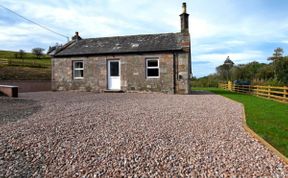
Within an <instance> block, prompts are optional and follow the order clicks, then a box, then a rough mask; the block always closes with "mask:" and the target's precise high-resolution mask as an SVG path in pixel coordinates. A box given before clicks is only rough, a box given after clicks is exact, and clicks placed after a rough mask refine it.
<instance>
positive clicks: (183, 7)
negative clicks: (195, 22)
mask: <svg viewBox="0 0 288 178" xmlns="http://www.w3.org/2000/svg"><path fill="white" fill-rule="evenodd" d="M182 11H183V14H184V13H186V12H187V10H186V2H183V4H182Z"/></svg>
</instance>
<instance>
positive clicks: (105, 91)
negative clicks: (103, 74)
mask: <svg viewBox="0 0 288 178" xmlns="http://www.w3.org/2000/svg"><path fill="white" fill-rule="evenodd" d="M104 93H124V91H123V90H104Z"/></svg>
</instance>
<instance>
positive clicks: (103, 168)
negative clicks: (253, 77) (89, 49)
mask: <svg viewBox="0 0 288 178" xmlns="http://www.w3.org/2000/svg"><path fill="white" fill-rule="evenodd" d="M27 101H28V103H25V102H27ZM17 102H20V105H21V106H23V107H24V106H25V107H26V106H27V107H28V106H35V107H37V108H38V109H34V110H33V109H32V111H31V112H29V114H27V115H25V114H21V112H20V111H19V112H18V109H17V107H16V108H14V109H13V110H12V108H11V107H12V106H13V105H17V104H15V103H17ZM22 102H23V103H22ZM29 102H32V104H31V103H30V104H29ZM33 102H34V103H33ZM22 104H23V105H22ZM18 105H19V103H18ZM3 108H4V109H3ZM32 108H33V107H32ZM7 109H8V110H9V112H8V111H7ZM25 109H27V108H25ZM0 111H1V114H0V116H1V118H2V117H3V116H4V117H5V118H6V119H5V120H9V118H10V117H11V118H12V119H11V120H14V119H13V118H18V117H19V118H22V116H25V118H26V119H21V120H18V121H17V122H1V124H0V177H122V176H123V177H288V165H286V164H285V163H284V162H281V160H280V159H279V158H278V157H277V156H276V155H274V154H273V153H272V152H270V151H269V150H268V149H267V148H266V147H265V146H263V145H262V144H260V143H259V142H258V141H257V140H255V139H254V138H252V137H251V136H250V135H249V134H248V133H246V131H245V130H244V128H243V126H242V116H243V113H242V112H243V110H242V106H241V105H240V104H238V103H235V102H233V101H230V100H227V99H225V98H223V97H221V96H217V95H212V94H199V93H198V94H197V95H167V94H155V93H152V94H140V93H117V94H116V93H102V94H96V93H88V92H74V91H69V92H35V93H23V94H20V99H8V100H7V99H4V100H3V99H2V98H0ZM12 111H13V112H12ZM3 113H4V114H3ZM5 113H6V114H5ZM7 113H9V114H7ZM19 113H20V114H19ZM31 113H32V114H31ZM7 118H8V119H7Z"/></svg>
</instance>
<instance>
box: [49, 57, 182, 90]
mask: <svg viewBox="0 0 288 178" xmlns="http://www.w3.org/2000/svg"><path fill="white" fill-rule="evenodd" d="M150 57H157V58H159V63H160V77H159V78H146V68H145V67H146V58H150ZM110 59H119V60H120V61H121V71H120V73H121V89H122V90H123V91H133V90H137V91H155V92H164V93H174V88H173V87H174V85H173V82H174V76H173V54H172V53H159V54H152V53H151V54H130V55H113V56H112V55H109V56H91V57H67V58H53V59H52V65H53V67H52V68H53V71H52V89H53V90H81V91H94V92H102V91H104V90H107V61H108V60H110ZM77 60H82V61H83V62H84V78H83V79H73V67H72V65H73V61H77ZM186 60H187V58H186Z"/></svg>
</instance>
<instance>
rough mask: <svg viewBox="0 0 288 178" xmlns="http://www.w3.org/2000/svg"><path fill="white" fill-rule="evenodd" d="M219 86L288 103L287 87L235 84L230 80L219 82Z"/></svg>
mask: <svg viewBox="0 0 288 178" xmlns="http://www.w3.org/2000/svg"><path fill="white" fill-rule="evenodd" d="M218 86H219V88H223V89H225V90H230V91H234V92H237V93H245V94H251V95H256V96H261V97H265V98H269V99H273V100H277V101H281V102H286V103H288V87H287V86H284V87H278V86H260V85H235V84H233V83H232V82H228V83H219V85H218Z"/></svg>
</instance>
